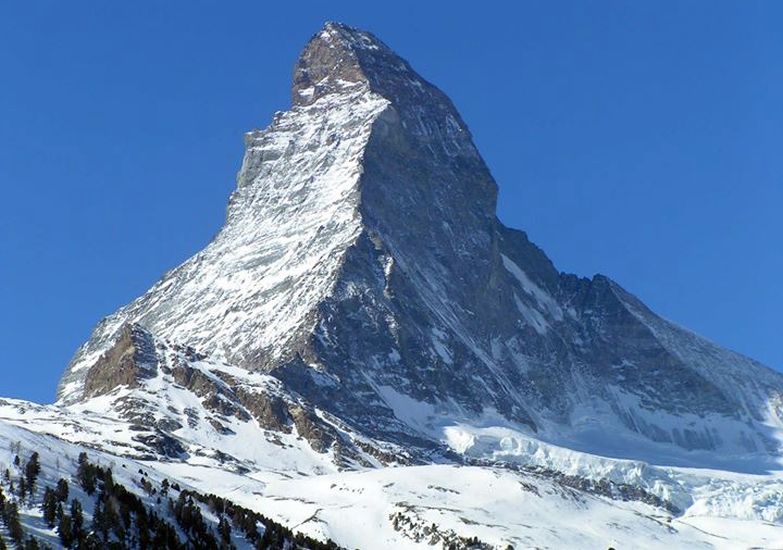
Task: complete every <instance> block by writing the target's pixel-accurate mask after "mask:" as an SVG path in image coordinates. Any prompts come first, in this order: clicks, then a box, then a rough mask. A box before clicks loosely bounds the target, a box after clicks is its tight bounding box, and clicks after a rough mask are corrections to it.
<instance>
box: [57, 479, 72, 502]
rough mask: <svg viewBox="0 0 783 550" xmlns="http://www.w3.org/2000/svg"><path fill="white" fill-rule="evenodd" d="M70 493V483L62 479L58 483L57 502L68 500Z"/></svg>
mask: <svg viewBox="0 0 783 550" xmlns="http://www.w3.org/2000/svg"><path fill="white" fill-rule="evenodd" d="M68 492H69V491H68V482H67V481H66V480H64V479H63V478H60V480H59V481H58V482H57V500H58V501H60V502H65V501H66V500H68Z"/></svg>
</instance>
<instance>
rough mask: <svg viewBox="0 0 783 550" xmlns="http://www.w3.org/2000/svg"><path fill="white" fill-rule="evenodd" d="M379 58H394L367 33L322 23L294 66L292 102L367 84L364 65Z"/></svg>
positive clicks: (304, 102) (310, 99)
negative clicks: (362, 83)
mask: <svg viewBox="0 0 783 550" xmlns="http://www.w3.org/2000/svg"><path fill="white" fill-rule="evenodd" d="M379 56H387V57H397V56H396V55H395V54H394V52H392V51H391V50H390V49H389V48H388V47H387V46H386V45H385V44H384V43H383V42H381V41H380V40H378V39H377V38H376V37H375V36H373V35H372V34H370V33H368V32H365V31H361V30H358V29H355V28H353V27H349V26H348V25H344V24H342V23H334V22H328V23H326V24H325V25H324V26H323V28H322V29H321V30H320V31H318V33H316V34H315V35H314V36H313V37H312V38H311V39H310V41H309V42H308V43H307V45H306V46H305V48H304V50H303V51H302V54H301V55H300V56H299V60H298V61H297V63H296V66H295V67H294V79H293V89H292V103H293V104H294V105H309V104H311V103H314V102H315V101H316V100H317V99H319V98H321V97H323V96H325V95H328V94H330V93H334V92H339V91H342V90H344V89H346V88H347V87H351V86H354V85H356V84H357V83H361V82H364V83H369V78H368V75H367V74H366V68H365V66H366V64H367V61H368V60H369V59H370V58H371V57H379ZM397 59H399V58H397ZM399 61H400V62H401V61H402V60H399ZM403 63H404V62H403Z"/></svg>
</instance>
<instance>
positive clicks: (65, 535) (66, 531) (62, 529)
mask: <svg viewBox="0 0 783 550" xmlns="http://www.w3.org/2000/svg"><path fill="white" fill-rule="evenodd" d="M57 534H58V535H60V541H61V542H62V543H63V546H65V547H66V548H69V547H70V546H71V545H72V544H73V524H72V523H71V516H69V515H68V514H63V515H62V516H61V517H60V524H59V525H58V526H57Z"/></svg>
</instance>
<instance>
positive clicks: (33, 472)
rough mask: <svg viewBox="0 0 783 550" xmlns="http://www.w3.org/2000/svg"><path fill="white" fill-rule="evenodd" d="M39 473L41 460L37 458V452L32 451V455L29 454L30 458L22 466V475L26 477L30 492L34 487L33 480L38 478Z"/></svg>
mask: <svg viewBox="0 0 783 550" xmlns="http://www.w3.org/2000/svg"><path fill="white" fill-rule="evenodd" d="M40 473H41V462H40V460H39V456H38V453H37V452H34V453H33V454H32V455H30V460H28V461H27V464H25V467H24V475H25V478H26V479H27V486H28V487H29V489H30V492H32V491H33V489H34V487H35V482H36V481H37V480H38V474H40Z"/></svg>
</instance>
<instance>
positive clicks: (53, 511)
mask: <svg viewBox="0 0 783 550" xmlns="http://www.w3.org/2000/svg"><path fill="white" fill-rule="evenodd" d="M57 504H58V502H57V494H56V493H55V492H54V491H52V490H51V489H50V488H49V487H47V488H46V490H45V491H44V498H43V504H42V505H41V509H42V511H43V519H44V521H45V522H46V525H48V526H49V529H53V528H54V525H55V523H56V522H57Z"/></svg>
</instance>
